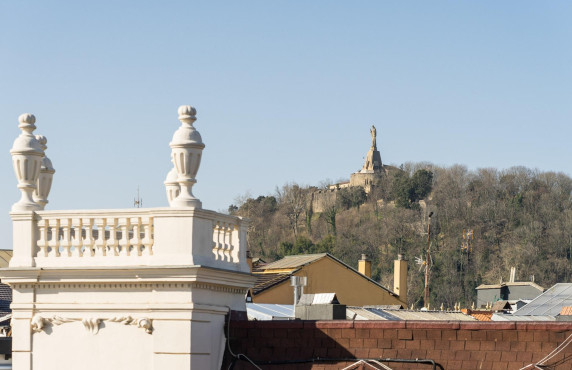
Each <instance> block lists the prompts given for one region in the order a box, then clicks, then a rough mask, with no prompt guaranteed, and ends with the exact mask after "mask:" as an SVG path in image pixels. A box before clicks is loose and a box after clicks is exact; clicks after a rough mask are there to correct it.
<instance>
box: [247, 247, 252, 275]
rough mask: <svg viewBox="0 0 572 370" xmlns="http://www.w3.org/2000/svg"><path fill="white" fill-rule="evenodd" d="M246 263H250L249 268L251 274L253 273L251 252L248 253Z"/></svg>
mask: <svg viewBox="0 0 572 370" xmlns="http://www.w3.org/2000/svg"><path fill="white" fill-rule="evenodd" d="M246 263H248V267H250V272H251V273H252V255H251V254H250V251H249V250H247V251H246Z"/></svg>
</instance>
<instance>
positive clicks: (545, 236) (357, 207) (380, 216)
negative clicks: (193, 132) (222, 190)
mask: <svg viewBox="0 0 572 370" xmlns="http://www.w3.org/2000/svg"><path fill="white" fill-rule="evenodd" d="M401 169H402V171H394V172H391V173H388V174H386V175H385V176H383V177H382V178H381V179H379V181H377V183H375V184H374V186H373V187H372V189H371V191H370V192H369V194H367V195H366V193H365V191H364V189H363V188H361V187H347V188H343V189H339V190H337V196H336V198H335V201H331V202H330V203H329V204H327V205H326V207H324V209H323V210H322V212H320V213H318V212H314V210H313V207H312V198H313V196H314V194H316V192H317V191H318V190H319V189H317V188H315V187H303V186H300V185H297V184H295V183H292V184H286V185H284V186H282V188H279V189H277V190H276V192H275V194H273V195H267V196H259V197H257V198H248V199H246V200H244V201H243V202H241V204H237V205H232V206H230V207H229V212H230V213H233V214H237V215H240V216H245V217H248V218H250V219H251V226H250V232H249V248H250V250H251V253H252V255H253V256H254V257H261V258H263V259H265V260H267V261H272V260H275V259H278V258H281V257H282V256H284V255H291V254H299V253H318V252H329V253H332V254H333V255H334V256H336V257H337V258H339V259H341V260H343V261H344V262H346V263H348V264H350V265H352V266H357V261H358V259H359V257H360V256H361V254H362V253H365V254H367V255H368V256H369V258H370V259H371V260H372V277H373V279H374V280H376V281H379V282H380V283H381V284H382V285H384V286H388V287H390V286H392V281H393V280H392V279H393V271H392V268H393V264H392V261H393V260H394V259H395V258H396V256H397V254H403V255H405V256H406V258H407V259H408V260H409V292H408V297H409V302H408V303H409V305H411V304H413V305H414V306H416V307H421V306H423V288H424V278H423V273H422V272H421V271H420V269H419V266H416V265H415V261H414V260H415V257H422V256H424V250H425V248H426V245H427V226H428V224H427V222H428V218H427V215H428V213H429V212H434V215H433V217H432V218H431V228H432V231H431V250H432V253H431V258H432V261H433V264H432V267H431V270H430V271H431V279H430V281H431V282H430V294H431V302H432V306H433V307H436V306H440V305H441V304H443V305H444V306H445V307H451V308H452V307H453V306H454V304H455V303H456V302H461V303H462V304H464V305H467V306H470V305H471V304H472V302H475V301H476V291H475V288H476V287H477V286H478V285H480V284H483V283H498V282H499V281H500V280H501V279H504V280H505V281H506V280H508V277H509V276H508V275H509V272H510V267H512V266H514V267H516V268H517V279H518V280H529V279H534V280H535V282H536V283H538V284H540V285H542V286H544V287H550V286H551V285H552V284H554V283H557V282H570V280H571V274H572V268H571V264H570V260H571V258H572V201H571V192H572V179H571V178H570V177H568V176H567V175H565V174H562V173H554V172H540V171H536V170H530V169H527V168H524V167H515V168H511V169H508V170H496V169H492V168H485V169H479V170H476V171H469V170H467V168H466V167H464V166H460V165H456V166H452V167H448V168H443V167H438V166H434V165H431V164H427V163H416V164H407V165H405V166H402V167H401ZM469 230H473V233H472V234H473V237H472V239H471V238H468V239H463V233H464V231H465V232H466V231H469ZM463 244H465V245H466V246H467V247H468V248H462V246H463ZM423 259H424V257H423Z"/></svg>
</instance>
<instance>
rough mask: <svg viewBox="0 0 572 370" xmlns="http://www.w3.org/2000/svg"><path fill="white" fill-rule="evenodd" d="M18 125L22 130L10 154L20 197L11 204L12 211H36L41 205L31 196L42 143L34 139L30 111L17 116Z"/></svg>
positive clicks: (34, 188)
mask: <svg viewBox="0 0 572 370" xmlns="http://www.w3.org/2000/svg"><path fill="white" fill-rule="evenodd" d="M18 121H19V122H20V124H19V125H18V127H19V128H20V130H22V132H21V133H20V136H18V137H17V138H16V140H14V144H13V145H12V149H11V150H10V154H11V155H12V165H13V167H14V172H15V173H16V178H17V179H18V189H20V191H21V192H22V198H20V200H19V201H18V202H17V203H15V204H14V205H13V206H12V212H21V211H38V210H40V209H42V207H41V205H40V204H38V203H36V201H35V200H34V198H33V194H34V191H35V190H36V188H37V183H38V177H39V175H40V170H41V167H42V160H43V158H44V156H45V154H44V150H43V149H42V144H41V143H40V142H39V141H38V139H36V137H35V136H34V134H33V132H34V130H35V129H36V126H35V125H34V123H36V117H34V115H33V114H30V113H24V114H22V115H20V117H18Z"/></svg>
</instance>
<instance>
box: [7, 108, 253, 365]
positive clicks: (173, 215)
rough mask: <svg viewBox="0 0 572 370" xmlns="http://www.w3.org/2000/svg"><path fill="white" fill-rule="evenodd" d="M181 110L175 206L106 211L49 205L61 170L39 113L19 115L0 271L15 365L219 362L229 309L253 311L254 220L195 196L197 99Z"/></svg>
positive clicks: (171, 186) (199, 147) (171, 190)
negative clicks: (9, 247)
mask: <svg viewBox="0 0 572 370" xmlns="http://www.w3.org/2000/svg"><path fill="white" fill-rule="evenodd" d="M178 114H179V120H180V122H181V125H180V127H179V128H178V129H177V130H176V132H175V134H174V135H173V139H172V141H171V143H170V144H169V145H170V147H171V161H172V163H173V168H172V169H166V170H170V172H169V174H168V176H167V180H166V181H165V187H166V192H167V201H168V203H169V207H163V208H147V209H145V208H133V209H99V210H44V209H45V208H46V206H47V205H48V204H49V205H50V206H52V204H51V203H48V196H49V192H50V189H51V185H52V179H53V176H54V174H55V170H54V167H53V166H52V162H51V161H50V160H49V159H48V158H47V157H46V155H45V150H46V143H47V140H46V138H45V137H43V136H35V135H34V133H33V132H34V130H35V129H36V126H35V122H36V118H35V117H34V116H33V115H32V114H23V115H21V116H20V117H19V122H20V124H19V127H20V129H21V130H22V133H21V134H20V136H19V137H18V138H16V140H15V141H14V145H13V147H12V150H11V151H10V153H11V155H12V160H13V165H14V170H15V174H16V177H17V180H18V188H19V189H20V191H21V193H22V195H21V198H20V200H19V201H18V202H16V203H15V204H14V205H13V207H12V212H11V213H10V216H11V217H12V220H13V250H14V251H13V258H12V259H11V261H10V264H9V267H8V268H5V269H0V278H1V279H2V282H4V283H7V284H9V285H10V286H11V287H12V288H13V291H14V296H13V302H12V329H13V347H12V350H13V366H14V369H16V370H31V369H42V370H52V369H53V370H56V369H58V370H60V369H85V370H90V369H102V368H110V367H111V368H114V369H122V370H129V369H134V370H135V369H137V370H152V369H154V370H165V369H191V368H194V369H220V365H221V361H222V356H223V350H224V344H225V336H224V331H223V327H224V322H225V317H226V315H227V314H228V313H229V311H231V310H235V311H246V307H245V303H244V296H245V294H246V292H247V291H248V289H249V288H250V287H252V285H253V282H254V278H253V277H252V275H251V274H250V268H249V266H248V264H247V261H246V231H247V227H248V224H247V221H246V220H244V219H242V218H240V217H235V216H228V215H223V214H219V213H216V212H213V211H209V210H205V209H203V208H202V203H201V201H200V200H199V199H197V198H196V197H195V196H194V195H193V192H192V187H193V185H194V184H195V183H196V182H197V180H196V175H197V172H198V169H199V166H200V162H201V156H202V152H203V149H204V147H205V145H204V143H203V142H202V138H201V135H200V134H199V132H198V131H197V130H196V129H195V127H194V126H193V123H194V122H195V121H196V110H195V108H193V107H191V106H181V107H180V108H179V110H178ZM142 170H144V169H142ZM166 172H167V171H166ZM161 178H162V176H161ZM158 179H159V176H158ZM94 181H95V180H94ZM229 190H230V189H229Z"/></svg>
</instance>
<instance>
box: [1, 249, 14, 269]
mask: <svg viewBox="0 0 572 370" xmlns="http://www.w3.org/2000/svg"><path fill="white" fill-rule="evenodd" d="M12 253H13V251H12V250H11V249H0V268H4V267H8V263H9V262H10V260H11V259H12Z"/></svg>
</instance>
